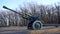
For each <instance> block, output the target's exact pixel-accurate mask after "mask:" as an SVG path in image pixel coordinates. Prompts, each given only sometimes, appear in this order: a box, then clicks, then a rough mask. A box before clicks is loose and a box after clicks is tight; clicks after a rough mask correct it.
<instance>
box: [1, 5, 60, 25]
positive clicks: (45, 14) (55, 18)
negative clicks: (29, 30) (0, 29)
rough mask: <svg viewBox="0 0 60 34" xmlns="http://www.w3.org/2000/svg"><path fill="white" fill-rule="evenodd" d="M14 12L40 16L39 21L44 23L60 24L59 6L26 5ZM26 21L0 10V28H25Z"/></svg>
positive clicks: (7, 11)
mask: <svg viewBox="0 0 60 34" xmlns="http://www.w3.org/2000/svg"><path fill="white" fill-rule="evenodd" d="M19 9H20V10H18V9H17V10H16V11H17V12H19V13H23V14H25V13H27V14H30V15H33V14H34V13H39V14H40V16H41V17H40V19H41V20H43V21H44V22H45V23H48V24H50V23H52V24H53V23H59V24H60V6H59V5H58V6H45V5H37V4H28V6H26V5H24V7H20V8H19ZM28 23H29V21H28V20H26V19H24V18H22V17H21V16H20V15H18V14H16V13H14V12H11V11H9V10H6V11H5V10H1V12H0V26H27V24H28Z"/></svg>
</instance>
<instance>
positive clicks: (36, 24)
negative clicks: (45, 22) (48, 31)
mask: <svg viewBox="0 0 60 34" xmlns="http://www.w3.org/2000/svg"><path fill="white" fill-rule="evenodd" d="M3 8H5V9H8V10H10V11H12V12H15V13H17V14H19V15H20V16H22V17H23V18H24V19H27V20H29V21H30V23H29V24H28V26H27V27H28V29H40V28H41V27H42V23H41V21H39V20H38V19H39V17H40V14H38V13H36V14H34V15H32V16H30V15H28V14H21V13H19V12H16V11H14V10H12V9H10V8H7V7H6V6H3Z"/></svg>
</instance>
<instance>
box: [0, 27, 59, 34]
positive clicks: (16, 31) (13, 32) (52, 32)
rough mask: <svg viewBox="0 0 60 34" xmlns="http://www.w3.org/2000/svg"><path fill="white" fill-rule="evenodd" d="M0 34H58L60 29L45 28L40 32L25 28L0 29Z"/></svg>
mask: <svg viewBox="0 0 60 34" xmlns="http://www.w3.org/2000/svg"><path fill="white" fill-rule="evenodd" d="M0 34H60V27H57V28H56V27H54V26H46V27H42V29H40V30H28V29H27V27H20V26H11V27H0Z"/></svg>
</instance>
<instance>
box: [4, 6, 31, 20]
mask: <svg viewBox="0 0 60 34" xmlns="http://www.w3.org/2000/svg"><path fill="white" fill-rule="evenodd" d="M3 8H4V9H8V10H10V11H12V12H15V13H17V14H19V15H20V16H22V17H23V18H25V19H27V20H32V16H30V15H28V14H21V13H19V12H16V11H14V10H12V9H10V8H8V7H6V6H3Z"/></svg>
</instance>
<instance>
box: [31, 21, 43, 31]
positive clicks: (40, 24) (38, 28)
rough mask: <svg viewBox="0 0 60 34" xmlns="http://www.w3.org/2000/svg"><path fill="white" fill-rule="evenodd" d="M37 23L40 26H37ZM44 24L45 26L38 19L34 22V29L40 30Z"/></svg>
mask: <svg viewBox="0 0 60 34" xmlns="http://www.w3.org/2000/svg"><path fill="white" fill-rule="evenodd" d="M36 25H37V26H38V27H36ZM42 26H43V24H42V22H41V21H39V20H36V21H35V22H34V23H33V24H32V29H33V30H40V29H41V28H42Z"/></svg>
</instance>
